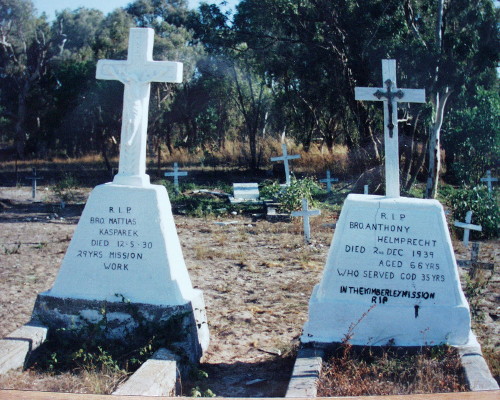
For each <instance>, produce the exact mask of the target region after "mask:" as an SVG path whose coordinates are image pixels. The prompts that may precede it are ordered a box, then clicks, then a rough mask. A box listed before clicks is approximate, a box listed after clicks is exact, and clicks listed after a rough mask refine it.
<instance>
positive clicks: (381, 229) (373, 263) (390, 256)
mask: <svg viewBox="0 0 500 400" xmlns="http://www.w3.org/2000/svg"><path fill="white" fill-rule="evenodd" d="M408 217H409V215H408V213H392V212H380V211H379V212H377V218H376V219H375V220H376V221H377V222H375V223H372V222H365V221H360V220H356V218H354V219H353V220H351V221H348V223H347V226H346V228H347V229H346V232H345V239H344V240H342V248H341V254H342V257H341V259H342V260H343V261H342V264H344V263H345V264H344V265H345V266H346V267H343V266H340V265H339V266H338V268H337V269H336V272H337V275H338V278H339V283H340V282H342V283H347V282H346V281H347V280H348V282H349V283H351V284H352V283H354V282H356V281H359V283H360V284H361V283H363V285H364V286H350V285H341V286H340V287H339V290H340V293H343V294H351V295H356V296H368V295H369V296H371V302H372V303H382V304H385V303H387V302H388V301H389V300H390V299H393V298H399V299H422V300H432V299H434V298H435V296H436V293H434V292H429V291H420V290H416V287H417V286H420V285H425V287H428V284H429V283H430V284H431V286H432V288H433V289H436V286H440V285H442V284H443V283H444V282H445V281H446V276H445V275H446V274H445V273H444V272H443V268H442V262H444V260H443V259H442V257H441V254H440V252H441V243H440V240H437V239H435V238H433V237H432V236H433V233H434V232H429V231H425V230H422V229H417V228H415V224H414V223H413V222H409V219H411V218H408ZM413 217H415V216H413ZM412 220H413V221H414V220H415V218H413V219H412ZM347 266H349V267H347ZM375 282H377V283H379V284H380V285H376V287H372V285H373V284H374V283H375ZM365 286H366V287H365ZM374 286H375V285H374ZM383 286H386V287H383ZM387 286H388V287H387Z"/></svg>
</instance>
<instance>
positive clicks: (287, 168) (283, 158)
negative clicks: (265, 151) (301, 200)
mask: <svg viewBox="0 0 500 400" xmlns="http://www.w3.org/2000/svg"><path fill="white" fill-rule="evenodd" d="M281 148H282V151H283V155H282V156H279V157H271V161H283V165H284V167H285V179H286V186H290V184H291V179H290V165H289V164H288V161H289V160H296V159H297V158H300V154H292V155H289V154H288V150H287V148H286V143H282V144H281Z"/></svg>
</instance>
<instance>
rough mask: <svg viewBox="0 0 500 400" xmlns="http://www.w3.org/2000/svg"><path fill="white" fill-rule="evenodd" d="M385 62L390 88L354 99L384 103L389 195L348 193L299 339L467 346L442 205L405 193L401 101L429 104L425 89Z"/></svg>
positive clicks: (365, 91)
mask: <svg viewBox="0 0 500 400" xmlns="http://www.w3.org/2000/svg"><path fill="white" fill-rule="evenodd" d="M382 66H383V80H384V83H385V86H386V87H385V88H356V98H357V99H359V100H382V101H383V102H384V125H385V129H384V137H385V148H386V196H376V195H361V194H350V195H349V196H348V197H347V199H346V201H345V203H344V206H343V208H342V211H341V213H340V217H339V220H338V223H337V228H336V231H335V234H334V237H333V240H332V244H331V248H330V251H329V254H328V258H327V261H326V266H325V270H324V272H323V277H322V279H321V282H320V283H319V284H318V285H316V287H315V288H314V291H313V294H312V297H311V299H310V302H309V320H308V321H307V323H306V324H305V326H304V331H303V335H302V338H301V340H302V342H303V343H307V342H314V343H318V344H328V343H334V342H342V341H343V340H344V339H346V338H348V339H349V342H350V343H352V344H355V345H385V344H388V343H392V344H395V345H399V346H420V345H438V344H440V343H443V342H446V343H449V344H453V345H461V344H465V343H466V342H468V340H469V337H470V335H471V330H470V314H469V307H468V304H467V302H466V300H465V297H464V295H463V292H462V289H461V286H460V281H459V277H458V272H457V266H456V261H455V255H454V253H453V247H452V244H451V239H450V234H449V231H448V227H447V224H446V219H445V215H444V211H443V207H442V206H441V204H440V203H439V202H438V201H437V200H421V199H413V198H404V197H399V163H398V158H399V157H398V145H397V134H398V132H397V103H396V102H397V101H398V102H401V101H412V102H424V99H425V93H424V91H423V90H414V89H398V88H397V86H396V74H395V72H396V71H395V69H396V63H395V61H394V60H383V61H382ZM384 90H385V91H384Z"/></svg>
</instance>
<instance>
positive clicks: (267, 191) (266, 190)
mask: <svg viewBox="0 0 500 400" xmlns="http://www.w3.org/2000/svg"><path fill="white" fill-rule="evenodd" d="M321 191H322V188H321V186H320V185H319V184H318V182H317V181H316V180H315V179H314V178H308V177H307V178H303V179H296V178H295V177H294V176H292V177H291V183H290V186H281V185H280V184H279V183H277V182H272V183H270V184H265V185H264V186H263V187H262V189H261V190H260V197H261V198H262V199H272V200H274V201H276V202H278V203H279V204H280V206H279V210H280V211H282V212H292V211H296V210H300V209H301V208H302V199H304V198H305V199H307V201H308V202H309V204H310V205H311V206H313V205H314V199H313V196H314V195H316V194H318V193H320V192H321Z"/></svg>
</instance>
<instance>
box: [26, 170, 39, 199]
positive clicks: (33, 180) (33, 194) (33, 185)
mask: <svg viewBox="0 0 500 400" xmlns="http://www.w3.org/2000/svg"><path fill="white" fill-rule="evenodd" d="M31 171H32V172H33V176H27V177H26V179H31V197H32V198H33V199H35V198H36V181H37V180H38V179H43V176H36V168H35V167H33V168H32V169H31Z"/></svg>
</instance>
